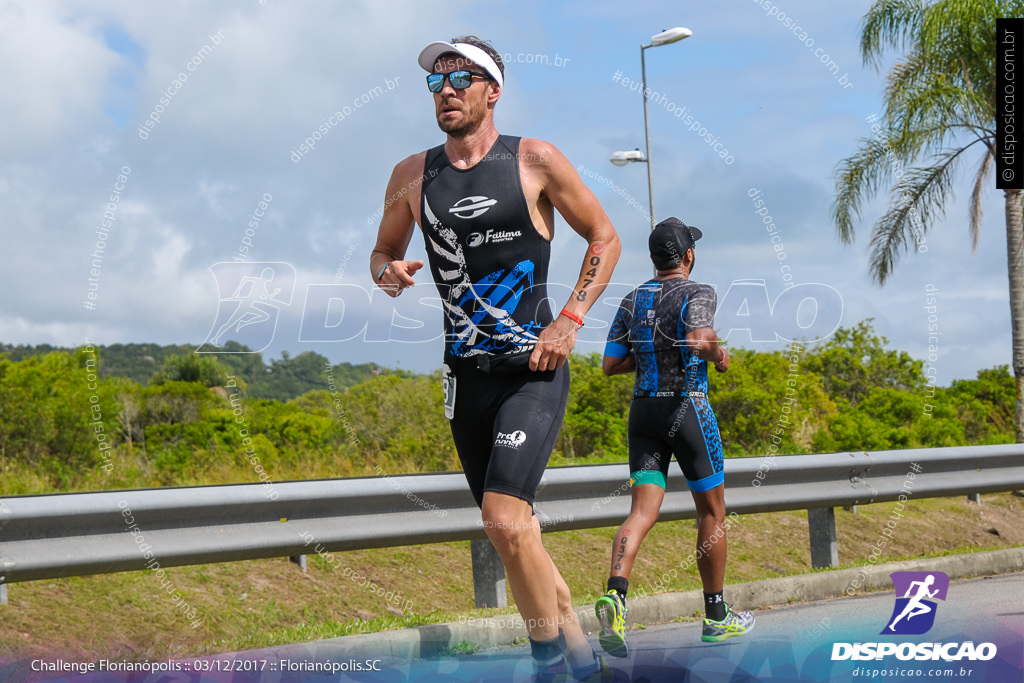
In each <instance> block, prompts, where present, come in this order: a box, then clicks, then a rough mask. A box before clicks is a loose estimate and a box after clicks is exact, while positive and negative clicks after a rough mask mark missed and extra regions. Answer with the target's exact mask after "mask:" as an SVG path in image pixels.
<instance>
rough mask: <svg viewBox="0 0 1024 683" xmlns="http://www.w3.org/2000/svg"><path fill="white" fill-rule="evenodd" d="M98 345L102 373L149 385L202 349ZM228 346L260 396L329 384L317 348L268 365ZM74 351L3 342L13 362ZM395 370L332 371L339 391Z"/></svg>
mask: <svg viewBox="0 0 1024 683" xmlns="http://www.w3.org/2000/svg"><path fill="white" fill-rule="evenodd" d="M97 348H98V350H99V352H100V376H102V377H128V378H129V379H132V380H135V381H136V382H138V383H139V384H142V385H146V384H148V383H149V378H150V377H152V376H153V373H155V372H156V371H158V370H160V369H161V368H162V367H163V365H164V360H165V359H166V358H167V357H168V356H175V355H186V354H189V353H192V352H193V351H195V348H196V347H195V345H194V344H170V345H166V346H163V345H160V344H111V345H109V346H103V345H99V346H98V347H97ZM224 348H225V349H226V350H228V351H233V352H234V353H219V354H216V358H217V360H219V361H220V362H221V364H223V365H224V366H226V367H227V368H229V369H230V370H231V372H232V373H234V374H237V375H239V376H240V377H242V379H244V380H245V382H246V385H247V389H248V391H247V393H248V395H249V396H252V397H254V398H272V399H276V400H278V401H287V400H288V399H291V398H296V397H298V396H301V395H302V394H304V393H306V392H307V391H312V390H314V389H326V388H327V379H326V378H325V376H324V368H325V367H326V365H327V363H328V362H329V361H328V359H327V358H326V357H324V356H321V355H320V354H319V353H316V352H314V351H303V352H302V353H300V354H299V355H297V356H294V357H292V356H291V354H289V353H288V352H287V351H282V352H281V358H280V359H271V360H270V364H269V365H267V364H266V363H265V362H264V360H263V354H261V353H252V352H251V351H249V349H248V347H246V346H244V345H242V344H239V343H238V342H233V341H232V342H227V343H226V344H225V346H224ZM68 350H70V349H66V348H62V347H57V346H51V345H50V344H39V345H38V346H32V345H20V344H19V345H16V346H15V345H10V344H3V343H0V353H2V354H6V356H7V357H8V358H9V359H10V360H12V361H20V360H23V359H25V358H27V357H29V356H35V355H41V354H45V353H50V352H51V351H68ZM390 372H395V371H392V370H389V369H388V368H384V367H382V366H380V365H377V364H376V363H360V364H359V365H352V364H351V363H339V364H337V365H334V366H332V369H331V374H332V375H333V379H334V384H335V386H336V387H337V388H338V389H339V390H340V389H344V388H346V387H350V386H353V385H355V384H358V383H359V382H362V381H363V380H365V379H367V378H369V377H372V376H373V375H379V374H383V373H390ZM400 374H403V375H406V374H409V373H405V372H401V373H400Z"/></svg>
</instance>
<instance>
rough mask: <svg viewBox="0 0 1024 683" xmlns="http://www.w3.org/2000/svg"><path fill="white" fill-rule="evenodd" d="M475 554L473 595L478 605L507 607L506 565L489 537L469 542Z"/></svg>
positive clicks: (470, 548) (471, 550)
mask: <svg viewBox="0 0 1024 683" xmlns="http://www.w3.org/2000/svg"><path fill="white" fill-rule="evenodd" d="M469 550H470V552H471V553H472V555H473V595H474V599H475V601H476V606H477V607H507V606H508V596H507V594H506V592H505V565H503V564H502V563H501V557H500V556H499V555H498V551H497V550H495V549H494V546H493V545H492V544H491V540H490V539H489V538H479V539H478V538H474V539H473V540H471V541H470V542H469Z"/></svg>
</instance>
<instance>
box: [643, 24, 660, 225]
mask: <svg viewBox="0 0 1024 683" xmlns="http://www.w3.org/2000/svg"><path fill="white" fill-rule="evenodd" d="M649 47H653V45H643V44H641V45H640V80H641V81H643V83H642V87H643V96H644V143H645V144H646V146H647V197H648V200H649V202H650V206H651V230H654V226H655V225H656V223H657V221H656V219H655V218H654V171H652V170H651V122H650V116H649V115H648V113H647V61H646V60H645V59H644V50H646V49H647V48H649Z"/></svg>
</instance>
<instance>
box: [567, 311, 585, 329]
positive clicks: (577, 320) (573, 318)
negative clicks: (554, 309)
mask: <svg viewBox="0 0 1024 683" xmlns="http://www.w3.org/2000/svg"><path fill="white" fill-rule="evenodd" d="M562 315H564V316H565V317H566V318H568V319H569V320H571V321H573V322H574V323H576V324H577V325H578V326H580V327H583V318H581V317H579V316H578V315H576V314H575V313H570V312H569V311H567V310H565V309H564V308H563V309H562Z"/></svg>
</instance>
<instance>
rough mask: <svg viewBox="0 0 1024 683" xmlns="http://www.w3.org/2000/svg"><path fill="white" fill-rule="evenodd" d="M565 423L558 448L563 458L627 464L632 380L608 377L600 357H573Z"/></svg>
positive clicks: (563, 423)
mask: <svg viewBox="0 0 1024 683" xmlns="http://www.w3.org/2000/svg"><path fill="white" fill-rule="evenodd" d="M569 367H570V374H571V381H570V383H569V402H568V404H567V406H566V409H565V420H564V421H563V422H562V429H561V431H560V432H559V434H558V442H557V444H556V446H557V448H558V450H560V451H561V452H562V455H563V456H565V457H566V458H569V459H570V460H571V459H573V458H588V457H593V458H596V459H599V460H615V461H620V462H625V461H626V460H628V459H629V449H628V444H627V439H626V428H627V426H628V424H629V402H630V400H632V398H633V378H634V376H633V375H632V374H629V375H616V376H614V377H606V376H605V374H604V371H603V370H601V355H600V354H598V353H596V352H595V353H588V354H586V355H583V354H573V355H572V357H571V358H570V359H569Z"/></svg>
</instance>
